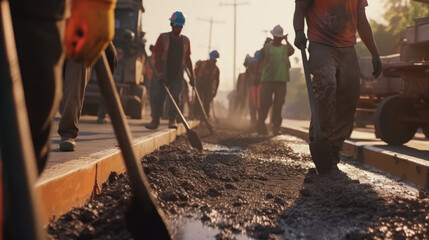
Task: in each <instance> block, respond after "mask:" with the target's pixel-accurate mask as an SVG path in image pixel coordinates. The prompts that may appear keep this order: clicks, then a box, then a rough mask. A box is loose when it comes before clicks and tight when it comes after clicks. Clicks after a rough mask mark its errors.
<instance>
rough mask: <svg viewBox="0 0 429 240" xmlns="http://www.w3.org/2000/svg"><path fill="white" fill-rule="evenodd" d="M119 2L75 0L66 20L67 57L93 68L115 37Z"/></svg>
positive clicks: (109, 0)
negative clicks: (116, 8) (116, 12)
mask: <svg viewBox="0 0 429 240" xmlns="http://www.w3.org/2000/svg"><path fill="white" fill-rule="evenodd" d="M115 6H116V0H73V1H72V8H71V17H70V18H69V19H68V20H67V26H66V35H65V44H66V55H67V57H68V58H70V59H72V60H74V61H76V62H83V63H85V65H86V66H87V67H90V66H92V65H94V63H95V61H96V60H97V59H98V57H99V56H100V53H101V52H102V51H103V50H104V49H105V48H106V47H107V45H108V44H109V42H110V41H111V40H112V39H113V36H114V34H115V26H114V21H115V12H114V10H115Z"/></svg>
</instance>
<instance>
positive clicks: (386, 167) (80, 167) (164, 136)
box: [36, 116, 429, 224]
mask: <svg viewBox="0 0 429 240" xmlns="http://www.w3.org/2000/svg"><path fill="white" fill-rule="evenodd" d="M58 120H59V118H57V119H56V121H55V125H54V126H53V129H52V133H51V141H52V145H51V152H50V157H49V160H48V163H47V167H46V170H45V171H44V172H43V174H42V175H41V177H40V178H39V180H38V182H37V183H36V189H37V190H38V192H39V194H40V197H41V202H42V208H43V210H44V215H45V216H44V224H47V223H48V221H49V219H55V218H57V217H59V216H60V215H61V214H63V213H65V212H67V211H69V210H70V209H71V208H72V207H76V206H79V205H82V204H84V203H85V202H87V201H88V199H89V198H90V197H91V195H92V194H93V191H94V189H97V188H98V187H100V186H101V184H102V183H103V182H104V181H106V179H107V178H108V176H109V174H110V172H111V171H116V172H118V173H121V172H124V171H125V166H124V164H123V159H122V155H121V152H120V149H119V148H118V147H117V141H116V138H115V134H114V132H113V128H112V125H111V124H110V121H109V120H108V119H107V122H106V123H105V124H98V123H96V117H95V116H82V118H81V120H80V123H79V136H78V138H77V139H76V143H77V146H76V150H75V151H74V152H61V151H59V150H58V143H59V140H60V137H59V135H58V134H57V132H56V131H57V128H58ZM145 122H148V119H144V120H137V119H128V124H129V126H130V130H131V132H132V137H133V139H134V140H133V146H134V149H135V151H136V155H137V157H139V158H140V157H142V156H144V155H145V154H148V153H150V152H152V151H154V150H156V149H157V148H158V147H160V146H162V145H165V144H169V143H170V142H172V141H174V139H175V138H176V136H177V135H180V134H185V133H186V130H185V128H184V127H183V126H182V125H180V127H179V128H178V129H177V130H174V129H168V127H167V122H166V121H162V122H161V125H160V127H159V128H158V129H157V130H148V129H146V128H145V127H144V126H143V123H145ZM189 123H190V125H191V127H193V126H196V125H197V124H198V122H196V121H190V122H189ZM282 126H283V128H282V131H283V132H284V133H286V134H290V135H294V136H297V137H300V138H303V139H306V140H308V121H299V120H289V119H285V120H284V121H283V125H282ZM342 154H344V155H346V156H351V157H353V158H355V159H357V160H358V161H360V162H362V163H364V164H366V165H368V166H372V167H374V168H377V169H379V170H381V171H384V172H387V173H390V174H391V175H393V176H395V177H398V178H400V179H403V180H405V181H408V182H409V183H410V184H413V185H415V186H416V187H418V188H424V189H426V190H428V189H429V140H428V139H426V138H425V137H424V135H423V134H422V133H417V134H416V136H415V137H414V139H412V140H411V141H410V142H408V143H407V144H405V145H403V146H388V145H387V144H386V143H384V142H382V141H381V140H379V139H376V138H375V135H374V133H373V130H372V128H357V129H355V130H354V132H353V133H352V135H351V138H350V139H349V140H346V142H345V144H344V149H343V152H342Z"/></svg>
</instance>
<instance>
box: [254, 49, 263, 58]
mask: <svg viewBox="0 0 429 240" xmlns="http://www.w3.org/2000/svg"><path fill="white" fill-rule="evenodd" d="M260 53H261V51H260V50H257V51H256V52H255V54H253V58H254V59H255V60H258V58H259V54H260Z"/></svg>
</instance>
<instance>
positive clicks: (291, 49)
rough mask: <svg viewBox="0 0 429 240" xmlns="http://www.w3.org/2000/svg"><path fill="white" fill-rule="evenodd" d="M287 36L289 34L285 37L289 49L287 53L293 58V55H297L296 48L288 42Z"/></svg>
mask: <svg viewBox="0 0 429 240" xmlns="http://www.w3.org/2000/svg"><path fill="white" fill-rule="evenodd" d="M287 35H288V34H286V36H285V41H286V47H287V52H288V54H289V56H291V55H292V54H294V53H295V48H294V47H293V46H292V45H291V44H290V43H289V41H288V40H287Z"/></svg>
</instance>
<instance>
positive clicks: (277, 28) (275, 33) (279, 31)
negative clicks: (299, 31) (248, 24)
mask: <svg viewBox="0 0 429 240" xmlns="http://www.w3.org/2000/svg"><path fill="white" fill-rule="evenodd" d="M270 32H271V34H273V36H274V37H279V38H282V37H284V35H283V28H282V27H281V26H280V25H276V26H275V27H274V28H273V30H271V31H270Z"/></svg>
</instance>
